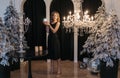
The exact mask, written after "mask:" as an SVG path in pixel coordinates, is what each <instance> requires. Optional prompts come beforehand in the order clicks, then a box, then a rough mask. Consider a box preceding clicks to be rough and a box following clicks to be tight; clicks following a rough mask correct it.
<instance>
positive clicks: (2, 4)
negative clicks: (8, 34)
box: [0, 0, 23, 20]
mask: <svg viewBox="0 0 120 78" xmlns="http://www.w3.org/2000/svg"><path fill="white" fill-rule="evenodd" d="M22 1H23V0H13V5H14V6H15V8H16V10H17V11H18V12H20V6H21V2H22ZM9 4H10V0H0V17H2V20H3V19H4V13H5V11H6V7H7V6H9Z"/></svg>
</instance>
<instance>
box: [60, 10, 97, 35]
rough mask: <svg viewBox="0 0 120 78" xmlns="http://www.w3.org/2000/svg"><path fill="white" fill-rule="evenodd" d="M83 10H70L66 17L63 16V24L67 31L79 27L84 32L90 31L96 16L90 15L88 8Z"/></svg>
mask: <svg viewBox="0 0 120 78" xmlns="http://www.w3.org/2000/svg"><path fill="white" fill-rule="evenodd" d="M81 12H82V11H74V13H73V14H72V12H71V11H70V12H69V14H68V15H67V16H66V17H63V21H62V23H63V26H64V27H65V28H66V31H69V32H71V30H70V29H74V28H77V29H79V30H80V31H82V32H86V33H88V32H89V31H90V29H91V28H92V27H93V26H94V25H95V21H94V16H90V15H89V14H88V13H89V11H88V10H86V11H85V12H84V13H83V14H81Z"/></svg>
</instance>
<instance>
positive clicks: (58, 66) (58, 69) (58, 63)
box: [57, 59, 61, 74]
mask: <svg viewBox="0 0 120 78" xmlns="http://www.w3.org/2000/svg"><path fill="white" fill-rule="evenodd" d="M60 61H61V59H58V60H57V74H61V62H60Z"/></svg>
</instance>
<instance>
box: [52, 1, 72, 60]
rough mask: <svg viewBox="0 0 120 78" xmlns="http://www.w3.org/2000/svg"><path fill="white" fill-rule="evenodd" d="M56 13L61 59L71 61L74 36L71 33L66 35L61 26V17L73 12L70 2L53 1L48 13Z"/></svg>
mask: <svg viewBox="0 0 120 78" xmlns="http://www.w3.org/2000/svg"><path fill="white" fill-rule="evenodd" d="M52 11H58V12H59V13H60V18H61V26H60V34H59V36H60V44H61V59H62V60H72V59H73V56H74V35H73V32H71V33H66V29H65V28H64V27H63V25H62V21H63V17H64V16H67V15H68V12H69V11H72V12H73V4H72V2H71V0H53V1H52V4H51V7H50V12H52Z"/></svg>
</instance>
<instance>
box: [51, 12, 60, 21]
mask: <svg viewBox="0 0 120 78" xmlns="http://www.w3.org/2000/svg"><path fill="white" fill-rule="evenodd" d="M54 14H57V17H58V18H57V21H58V22H60V14H59V13H58V12H57V11H53V12H52V13H51V17H52V16H53V15H54Z"/></svg>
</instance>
